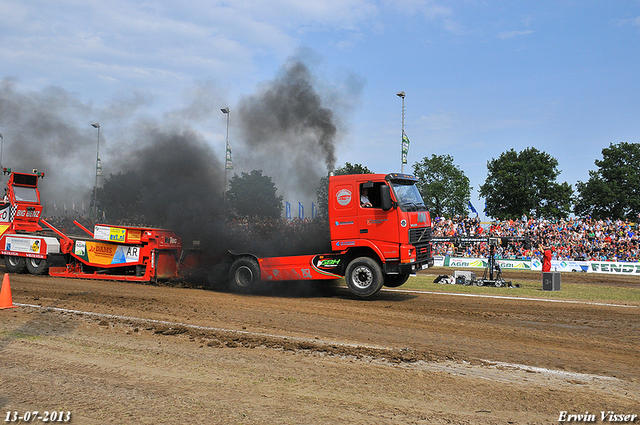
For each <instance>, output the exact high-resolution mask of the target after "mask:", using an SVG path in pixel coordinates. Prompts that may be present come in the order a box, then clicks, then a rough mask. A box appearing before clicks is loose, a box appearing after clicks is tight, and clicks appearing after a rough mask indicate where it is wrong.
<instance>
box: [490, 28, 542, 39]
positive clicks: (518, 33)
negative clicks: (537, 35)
mask: <svg viewBox="0 0 640 425" xmlns="http://www.w3.org/2000/svg"><path fill="white" fill-rule="evenodd" d="M529 34H533V30H525V31H507V32H502V33H500V34H498V38H499V39H500V40H508V39H510V38H514V37H522V36H525V35H529Z"/></svg>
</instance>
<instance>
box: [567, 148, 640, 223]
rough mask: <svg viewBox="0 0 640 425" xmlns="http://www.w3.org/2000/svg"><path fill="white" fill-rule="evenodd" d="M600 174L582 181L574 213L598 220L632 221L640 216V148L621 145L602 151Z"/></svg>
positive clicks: (578, 188)
mask: <svg viewBox="0 0 640 425" xmlns="http://www.w3.org/2000/svg"><path fill="white" fill-rule="evenodd" d="M595 165H596V166H598V170H595V171H593V170H591V171H589V180H587V181H586V182H581V181H578V182H577V183H576V189H577V192H578V197H577V199H576V204H575V207H574V212H575V213H576V215H579V216H586V215H591V216H592V217H593V218H596V219H603V218H612V219H624V218H628V219H632V220H636V219H637V218H638V213H640V144H638V143H627V142H621V143H619V144H617V145H614V144H613V143H610V144H609V147H608V148H604V149H602V159H601V160H598V159H597V160H595Z"/></svg>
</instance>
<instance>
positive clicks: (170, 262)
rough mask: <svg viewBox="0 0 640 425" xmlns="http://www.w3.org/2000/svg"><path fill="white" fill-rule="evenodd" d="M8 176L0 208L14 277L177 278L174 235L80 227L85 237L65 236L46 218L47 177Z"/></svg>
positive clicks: (2, 249)
mask: <svg viewBox="0 0 640 425" xmlns="http://www.w3.org/2000/svg"><path fill="white" fill-rule="evenodd" d="M3 173H4V174H9V180H8V182H7V187H6V193H5V196H4V200H3V201H2V203H1V204H0V255H1V256H3V257H4V264H5V267H6V269H7V271H9V272H10V273H22V272H25V271H27V272H29V273H31V274H34V275H41V274H45V273H47V272H48V273H49V274H50V275H51V276H62V277H76V278H89V279H106V280H129V281H142V282H150V281H157V280H168V279H171V278H173V277H178V275H179V274H178V260H179V258H180V255H181V250H182V242H181V240H180V238H179V237H178V236H176V235H175V234H174V233H173V232H172V231H170V230H165V229H154V228H146V227H144V228H143V227H129V226H112V225H105V224H96V225H95V227H94V231H93V232H91V231H89V230H87V229H86V228H84V227H83V226H82V225H81V224H80V223H78V222H75V224H76V225H77V226H78V228H79V230H82V231H83V232H84V235H80V236H69V235H66V234H64V233H63V232H62V231H60V230H58V229H57V228H55V227H54V226H53V225H52V224H50V223H49V222H47V221H46V220H43V219H42V205H41V204H40V191H39V190H38V180H39V179H40V178H43V177H44V173H40V172H38V171H37V170H33V173H32V174H29V173H16V172H11V170H10V169H6V168H5V169H4V170H3ZM42 225H44V226H45V227H42Z"/></svg>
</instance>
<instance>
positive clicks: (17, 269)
mask: <svg viewBox="0 0 640 425" xmlns="http://www.w3.org/2000/svg"><path fill="white" fill-rule="evenodd" d="M4 266H5V267H6V268H7V271H8V272H9V273H24V269H25V267H26V262H25V261H24V258H23V257H18V256H17V255H5V256H4Z"/></svg>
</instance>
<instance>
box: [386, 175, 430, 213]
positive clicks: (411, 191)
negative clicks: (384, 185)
mask: <svg viewBox="0 0 640 425" xmlns="http://www.w3.org/2000/svg"><path fill="white" fill-rule="evenodd" d="M391 187H392V188H393V192H394V193H395V195H396V199H397V201H398V204H399V205H400V208H402V210H404V211H420V210H426V209H427V207H426V206H425V205H424V201H423V200H422V196H420V192H419V191H418V188H417V187H416V185H415V184H414V182H412V181H406V182H405V181H392V182H391Z"/></svg>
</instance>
